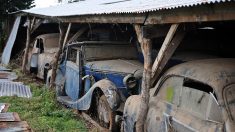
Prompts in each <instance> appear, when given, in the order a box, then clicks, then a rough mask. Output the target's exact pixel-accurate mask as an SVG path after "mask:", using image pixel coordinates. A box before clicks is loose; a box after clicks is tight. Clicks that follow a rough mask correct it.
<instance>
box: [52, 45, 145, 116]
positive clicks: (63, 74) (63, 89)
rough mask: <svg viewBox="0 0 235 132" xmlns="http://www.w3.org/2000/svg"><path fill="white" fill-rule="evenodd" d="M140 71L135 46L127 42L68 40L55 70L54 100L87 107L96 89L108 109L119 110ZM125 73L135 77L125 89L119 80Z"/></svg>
mask: <svg viewBox="0 0 235 132" xmlns="http://www.w3.org/2000/svg"><path fill="white" fill-rule="evenodd" d="M142 72H143V64H142V63H140V62H139V61H138V57H137V50H136V48H135V47H134V46H133V45H131V44H129V43H126V42H123V43H121V42H110V41H107V42H105V41H103V42H102V43H101V42H100V41H97V43H95V42H94V41H91V42H89V41H86V42H82V43H81V42H80V43H77V44H71V45H68V46H67V47H66V49H65V52H64V53H63V58H62V60H61V62H60V66H59V69H58V71H57V77H56V87H57V93H58V98H57V100H58V101H59V102H62V103H63V104H66V105H67V106H69V107H72V108H75V109H78V110H88V109H89V108H90V106H91V104H92V99H93V102H94V101H95V100H94V99H96V97H95V95H96V94H97V92H99V93H100V92H101V95H102V94H104V95H105V96H106V99H107V102H108V104H109V106H110V108H111V109H112V110H114V111H115V110H117V109H118V111H123V109H121V108H120V106H123V105H121V103H123V102H124V101H125V100H126V98H127V97H128V96H130V95H131V94H133V93H132V91H136V92H138V91H139V86H140V82H141V81H140V80H141V75H142ZM127 75H131V76H132V77H133V78H136V86H135V87H134V88H133V90H128V88H127V86H126V85H125V83H124V82H123V81H124V78H125V77H126V76H127ZM92 109H93V108H92ZM94 109H95V108H94Z"/></svg>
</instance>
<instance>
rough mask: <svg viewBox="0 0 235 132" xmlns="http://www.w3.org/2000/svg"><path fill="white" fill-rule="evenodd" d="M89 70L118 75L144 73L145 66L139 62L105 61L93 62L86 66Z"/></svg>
mask: <svg viewBox="0 0 235 132" xmlns="http://www.w3.org/2000/svg"><path fill="white" fill-rule="evenodd" d="M85 66H86V67H87V68H89V69H92V70H95V71H109V72H118V73H131V74H134V73H142V72H143V64H142V63H140V62H139V61H137V60H122V59H117V60H104V61H92V62H88V63H87V64H86V65H85Z"/></svg>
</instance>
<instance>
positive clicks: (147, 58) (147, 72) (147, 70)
mask: <svg viewBox="0 0 235 132" xmlns="http://www.w3.org/2000/svg"><path fill="white" fill-rule="evenodd" d="M134 28H135V31H136V35H137V39H138V41H139V43H140V45H141V50H142V53H143V56H144V72H143V78H142V90H141V102H140V109H139V112H138V113H139V114H138V115H137V122H136V132H143V131H144V122H145V118H146V115H147V111H148V102H149V89H150V80H151V71H152V53H151V52H152V41H151V39H147V38H144V37H143V32H142V27H141V26H140V25H134Z"/></svg>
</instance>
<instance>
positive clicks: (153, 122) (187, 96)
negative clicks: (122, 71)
mask: <svg viewBox="0 0 235 132" xmlns="http://www.w3.org/2000/svg"><path fill="white" fill-rule="evenodd" d="M188 82H189V83H188ZM212 93H213V89H212V88H211V87H209V86H208V85H205V84H201V83H198V82H195V81H189V79H185V78H183V77H179V76H170V77H167V78H166V79H163V80H162V81H161V82H160V83H159V85H158V86H157V88H156V91H155V92H154V94H153V95H152V96H151V97H150V102H149V110H148V114H147V120H146V126H147V127H146V128H147V131H149V132H155V131H157V132H162V131H163V132H165V131H176V132H194V131H200V132H203V131H222V123H223V122H222V116H221V109H220V108H219V106H218V105H217V103H216V101H215V96H214V95H213V94H212Z"/></svg>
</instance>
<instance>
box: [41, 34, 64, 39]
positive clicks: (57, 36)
mask: <svg viewBox="0 0 235 132" xmlns="http://www.w3.org/2000/svg"><path fill="white" fill-rule="evenodd" d="M59 36H60V34H59V33H48V34H42V35H39V36H37V38H43V39H47V38H59Z"/></svg>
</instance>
